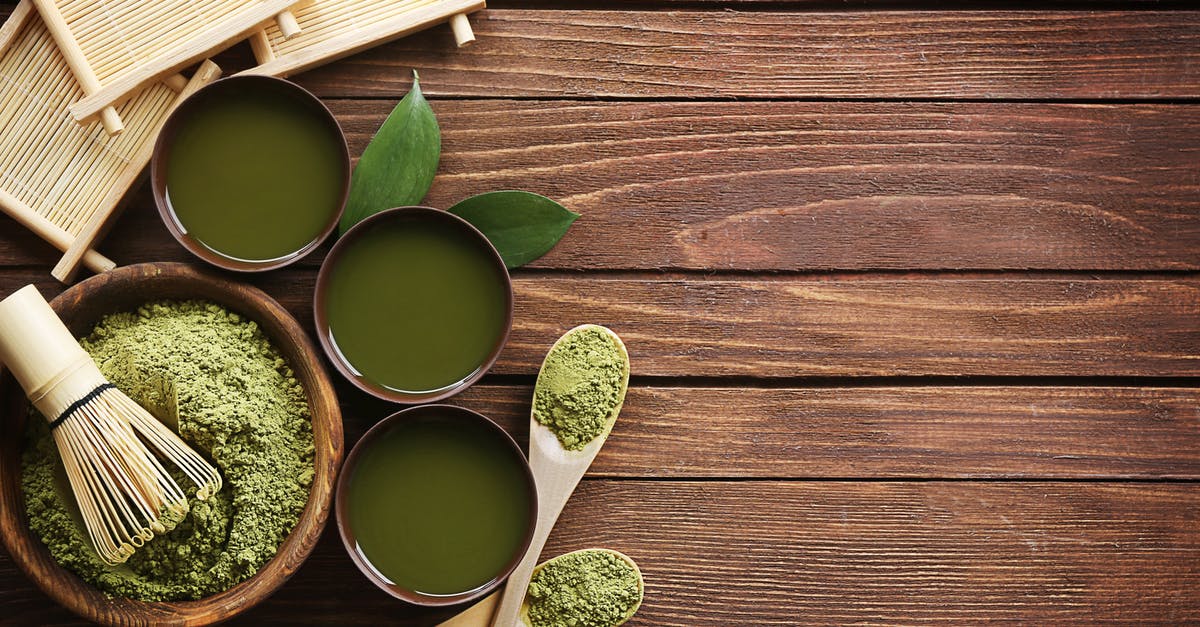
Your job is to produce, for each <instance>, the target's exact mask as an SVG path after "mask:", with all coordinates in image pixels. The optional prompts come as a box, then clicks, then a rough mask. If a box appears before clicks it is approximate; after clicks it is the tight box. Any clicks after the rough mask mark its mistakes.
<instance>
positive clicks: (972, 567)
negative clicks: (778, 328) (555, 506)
mask: <svg viewBox="0 0 1200 627" xmlns="http://www.w3.org/2000/svg"><path fill="white" fill-rule="evenodd" d="M1198 523H1200V492H1197V490H1196V487H1195V485H1192V484H1185V485H1172V484H1166V485H1161V484H1160V485H1155V484H1135V485H1130V484H1093V483H1082V484H1063V483H1017V484H1007V483H970V482H967V483H960V482H949V483H936V482H935V483H903V482H901V483H856V482H816V483H808V482H740V483H720V482H716V483H713V482H702V483H692V482H680V483H662V482H647V481H585V482H584V483H583V485H582V486H580V488H579V490H578V491H577V492H576V494H575V497H574V498H573V499H572V500H571V502H570V503H569V504H568V505H567V508H566V510H565V511H564V513H563V516H562V518H561V519H560V521H559V524H558V525H557V526H556V528H555V531H554V534H553V535H552V536H551V538H550V543H549V544H548V545H547V549H546V552H545V553H544V555H545V556H551V555H557V554H559V553H562V552H565V551H568V550H573V549H577V548H583V547H589V546H606V547H611V548H615V549H618V550H621V551H623V552H625V553H628V554H629V555H631V556H632V557H633V558H634V559H636V560H637V561H638V563H639V565H640V566H641V568H642V570H643V572H644V573H645V577H646V601H645V604H644V605H643V609H642V611H641V612H640V613H639V615H638V616H637V618H635V620H634V621H632V622H631V623H629V624H630V625H680V626H688V627H694V626H701V625H721V626H725V625H774V624H779V625H783V624H787V625H793V624H797V623H814V622H821V623H825V622H834V623H849V622H859V621H861V622H871V623H881V624H895V623H919V624H929V623H934V622H950V621H953V622H958V623H979V622H983V621H988V620H1008V621H1017V622H1025V623H1036V624H1047V623H1055V624H1061V623H1063V622H1067V621H1071V622H1084V623H1088V622H1092V621H1094V620H1096V619H1097V618H1098V617H1103V618H1104V619H1105V620H1107V621H1113V622H1154V623H1172V624H1181V623H1186V622H1193V621H1197V620H1200V597H1197V595H1196V594H1195V590H1196V587H1197V586H1198V585H1200V568H1197V564H1200V524H1198ZM10 564H11V562H10V561H9V560H8V559H7V557H0V590H2V591H3V592H0V602H3V603H4V607H5V609H6V616H8V617H10V620H13V621H20V622H24V623H34V622H36V623H48V622H55V623H57V622H60V621H61V622H64V623H65V622H69V621H70V616H68V615H67V614H66V613H65V611H64V610H61V609H59V608H56V607H54V606H53V604H52V603H50V602H49V601H48V600H46V599H45V598H44V597H43V596H42V595H41V593H40V592H38V591H36V590H35V589H33V588H32V584H30V583H28V582H27V581H25V580H24V579H22V578H21V577H20V576H19V575H17V574H16V573H14V571H13V568H12V567H11V565H10ZM10 608H11V611H8V610H9V609H10ZM448 613H449V612H447V611H440V612H436V611H427V610H419V609H416V608H412V607H406V606H404V605H403V604H401V603H399V602H397V601H395V600H393V599H391V598H389V597H387V596H386V595H385V594H383V593H382V592H380V591H378V590H376V589H375V588H374V587H372V586H371V584H370V583H368V582H367V581H366V579H365V578H363V577H362V576H361V575H360V574H359V573H358V572H357V571H355V570H354V567H353V566H352V565H351V563H350V561H349V559H348V558H347V557H346V555H345V551H344V550H343V549H342V547H341V546H340V541H339V540H338V539H337V537H336V534H335V533H334V532H333V530H332V527H331V528H330V529H327V530H326V534H325V536H324V538H323V539H322V542H321V543H320V544H319V545H318V547H317V550H316V551H315V552H314V554H313V555H312V557H311V558H310V559H309V560H308V562H307V563H306V564H305V566H304V567H302V568H301V569H300V571H299V572H298V573H297V575H296V576H295V577H294V578H293V579H292V580H291V581H290V582H289V583H288V584H287V585H286V586H284V587H283V588H282V589H281V590H280V591H279V592H277V593H276V594H275V595H274V596H273V597H271V598H270V599H268V600H267V601H265V602H264V603H263V604H262V605H260V606H259V607H258V608H256V609H254V610H251V611H250V612H248V613H247V614H245V615H244V617H242V618H241V619H239V620H238V621H236V622H235V623H234V624H245V625H258V624H264V623H276V622H278V623H287V624H297V623H307V624H329V623H337V624H378V622H379V621H380V617H383V616H386V617H387V620H388V622H391V623H395V624H404V625H432V624H433V623H435V622H436V621H437V620H438V619H441V618H443V617H445V616H447V615H448Z"/></svg>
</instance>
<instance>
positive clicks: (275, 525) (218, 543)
mask: <svg viewBox="0 0 1200 627" xmlns="http://www.w3.org/2000/svg"><path fill="white" fill-rule="evenodd" d="M80 344H81V345H82V346H83V348H84V349H85V350H86V351H87V352H88V353H90V354H91V355H92V358H93V359H95V361H96V363H97V365H99V367H100V370H101V372H103V373H104V375H105V376H106V377H108V378H109V380H110V381H112V382H113V383H114V384H116V386H117V387H118V388H120V389H121V390H122V391H124V392H125V393H126V394H128V395H129V396H130V397H131V398H133V399H134V400H135V401H138V402H139V403H141V404H142V405H143V406H145V407H146V408H147V409H148V410H150V412H151V413H153V414H155V415H156V416H158V417H159V418H160V419H162V420H164V422H166V423H168V424H172V423H174V422H176V421H177V424H178V431H179V434H180V435H181V436H182V437H183V439H184V440H185V441H187V442H188V443H189V444H191V445H192V447H193V448H195V449H196V450H197V451H198V452H200V453H201V455H204V456H205V457H207V458H208V459H209V460H211V461H212V462H213V463H214V464H215V465H216V467H217V469H218V470H219V471H220V472H221V476H222V477H223V478H224V487H222V488H221V491H220V492H218V493H217V494H216V495H214V496H212V497H210V498H209V499H207V500H204V501H200V500H196V499H195V498H191V499H189V505H190V507H191V512H190V513H189V514H188V515H187V516H186V517H185V518H184V520H183V521H182V522H181V523H180V524H179V525H178V526H177V527H176V528H175V529H174V530H172V531H171V532H169V533H167V534H165V535H163V536H160V537H156V538H155V539H153V540H151V541H150V542H149V543H147V544H146V546H144V547H142V548H140V549H138V550H137V551H136V552H135V553H134V554H133V556H132V557H130V558H129V561H127V562H126V563H125V564H122V565H120V566H116V567H112V566H108V565H106V564H104V563H103V562H102V561H101V560H100V558H99V557H98V556H97V555H96V553H95V550H94V549H93V548H92V545H91V542H90V540H89V539H88V536H87V532H86V530H85V528H84V527H83V525H82V522H81V520H80V519H79V516H78V513H77V511H76V507H75V503H74V497H73V496H72V495H71V492H70V487H69V484H68V482H67V480H66V477H65V473H64V471H63V470H62V463H61V461H60V459H59V454H58V451H57V448H56V447H55V444H54V441H53V438H52V437H51V436H50V433H49V429H48V426H47V423H46V421H45V420H44V419H42V418H41V417H40V416H36V415H34V416H31V419H30V420H29V428H28V429H27V432H26V438H27V442H26V448H25V454H24V456H23V458H22V468H23V472H22V477H21V482H22V488H23V490H24V494H25V508H26V512H27V514H28V516H29V523H30V526H31V527H32V529H33V531H34V533H35V534H36V535H37V536H39V537H40V538H41V539H42V542H43V543H44V544H45V545H46V547H47V548H48V549H49V550H50V553H51V554H52V555H53V556H54V558H55V559H56V560H57V561H58V563H59V564H62V565H63V566H64V567H65V568H67V569H69V570H72V571H74V572H75V573H76V574H78V575H79V576H80V577H81V578H83V579H84V580H85V581H87V582H89V583H91V584H93V585H95V586H96V587H97V588H99V589H100V590H103V591H104V592H107V593H109V594H112V595H118V596H124V597H129V598H134V599H140V600H143V601H175V600H190V599H199V598H201V597H205V596H209V595H212V594H215V593H218V592H222V591H224V590H227V589H229V588H231V587H233V586H234V585H235V584H237V583H238V582H241V581H243V580H245V579H247V578H249V577H250V576H252V575H253V574H254V573H256V572H258V569H259V568H261V567H262V566H263V565H264V564H265V563H266V562H267V561H268V560H270V559H271V557H273V556H274V555H275V552H276V550H277V549H278V548H279V545H280V544H281V543H282V542H283V540H284V539H285V538H286V537H287V535H288V533H290V532H291V530H292V528H293V527H294V526H295V525H296V522H297V520H299V517H300V512H301V511H302V510H303V509H304V505H305V503H306V502H307V501H308V495H309V488H310V486H311V484H312V481H313V473H314V467H313V451H314V449H313V435H312V420H311V417H310V414H309V408H308V403H307V401H306V400H305V394H304V389H303V387H302V386H301V385H300V383H299V382H298V381H297V380H296V377H295V376H294V374H293V373H292V370H291V368H289V367H288V365H287V363H286V362H285V361H284V359H283V357H282V356H281V355H280V353H279V352H278V351H277V350H276V349H275V348H274V347H273V346H271V344H270V342H269V340H268V339H267V338H266V336H265V335H263V333H262V331H260V330H259V328H258V326H257V325H256V324H255V323H254V322H252V321H249V320H246V319H244V318H242V317H240V316H238V315H237V314H234V313H231V312H229V311H228V310H226V309H223V308H222V307H220V306H217V305H215V304H211V303H207V302H201V301H184V302H174V301H162V302H154V303H149V304H147V305H145V306H143V307H141V308H139V309H138V310H137V311H136V312H128V313H119V314H114V315H110V316H107V317H105V318H104V319H103V320H102V321H101V322H100V324H98V325H97V326H96V328H95V329H94V330H93V331H92V333H91V335H90V336H88V337H87V338H85V339H84V340H83V341H81V342H80ZM174 410H177V411H174ZM31 411H32V410H31ZM169 466H170V465H169V464H168V467H169ZM175 479H176V482H177V483H179V486H180V487H181V488H183V489H184V491H185V492H186V493H188V494H194V493H195V485H194V484H192V483H191V482H190V481H189V480H187V479H186V478H185V477H184V475H183V474H182V473H178V474H175Z"/></svg>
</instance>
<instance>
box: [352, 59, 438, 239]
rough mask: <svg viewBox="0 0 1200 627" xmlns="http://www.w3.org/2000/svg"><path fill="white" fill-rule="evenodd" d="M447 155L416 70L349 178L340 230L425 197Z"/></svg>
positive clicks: (414, 202)
mask: <svg viewBox="0 0 1200 627" xmlns="http://www.w3.org/2000/svg"><path fill="white" fill-rule="evenodd" d="M441 156H442V131H441V129H439V128H438V123H437V118H436V117H434V115H433V109H432V108H430V106H429V102H428V101H426V100H425V96H423V95H421V83H420V80H419V78H418V77H417V73H416V71H415V70H414V71H413V86H412V90H410V91H409V92H408V95H406V96H404V98H403V99H402V100H401V101H400V104H397V105H396V108H395V109H392V112H391V114H389V115H388V117H387V119H386V120H384V121H383V126H380V127H379V130H378V131H377V132H376V133H375V137H374V138H372V139H371V143H370V144H368V145H367V149H366V150H364V151H363V154H362V158H361V159H359V160H358V165H357V166H356V167H355V168H354V175H353V176H352V177H351V179H350V197H349V199H347V201H346V212H345V213H344V214H342V221H341V224H340V225H339V228H338V231H339V233H345V232H346V231H348V230H349V229H350V227H352V226H354V225H355V224H357V223H358V222H359V221H360V220H362V219H363V218H366V217H367V216H370V215H372V214H375V213H379V212H380V211H383V210H384V209H391V208H392V207H404V206H408V205H415V204H418V203H420V202H421V200H422V199H423V198H425V193H426V192H428V191H429V186H430V185H432V184H433V175H434V174H436V173H437V166H438V159H440V158H441Z"/></svg>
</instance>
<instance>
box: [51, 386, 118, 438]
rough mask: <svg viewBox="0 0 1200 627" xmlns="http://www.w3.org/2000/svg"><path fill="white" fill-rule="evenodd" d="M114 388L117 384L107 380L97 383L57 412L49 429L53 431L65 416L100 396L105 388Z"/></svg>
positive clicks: (68, 416)
mask: <svg viewBox="0 0 1200 627" xmlns="http://www.w3.org/2000/svg"><path fill="white" fill-rule="evenodd" d="M116 388H117V386H115V385H113V384H111V383H107V382H106V383H101V384H100V385H97V386H96V389H94V390H92V391H91V392H88V393H87V394H86V395H85V396H84V397H83V398H81V399H79V400H77V401H75V402H74V403H71V406H70V407H68V408H66V409H65V410H64V411H63V413H61V414H59V415H58V418H55V419H54V422H52V423H50V430H51V431H53V430H55V429H56V428H58V425H60V424H62V423H63V421H64V420H66V419H67V418H70V417H71V414H73V413H75V412H77V411H79V410H80V408H82V407H83V406H84V405H87V404H88V403H90V402H92V399H94V398H96V397H97V396H100V395H101V394H103V393H104V392H105V391H106V390H115V389H116Z"/></svg>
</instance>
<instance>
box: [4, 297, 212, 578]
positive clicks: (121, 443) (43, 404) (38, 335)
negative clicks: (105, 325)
mask: <svg viewBox="0 0 1200 627" xmlns="http://www.w3.org/2000/svg"><path fill="white" fill-rule="evenodd" d="M0 363H3V364H4V365H5V366H7V367H8V369H9V370H10V371H12V373H13V376H14V377H15V378H16V379H17V381H18V382H19V383H20V384H21V388H22V389H24V390H25V393H26V395H27V396H29V398H30V400H31V401H33V404H34V406H35V407H36V408H37V409H38V411H40V412H41V413H42V415H43V416H45V417H46V419H47V420H49V421H50V429H51V432H52V433H53V437H54V442H55V445H56V446H57V447H58V450H59V454H60V456H61V457H62V460H63V467H64V468H65V469H66V471H67V478H68V481H69V482H70V484H71V490H72V491H73V492H74V493H75V501H76V503H78V505H79V511H80V513H81V514H82V517H83V520H84V526H85V527H87V532H88V536H89V537H90V538H91V540H92V545H93V546H94V547H95V549H96V553H97V554H98V555H99V556H100V558H101V559H102V560H104V561H105V562H107V563H110V564H119V563H121V562H123V561H125V560H127V559H129V556H130V555H132V554H133V552H134V551H135V550H136V549H137V548H138V547H140V546H142V545H143V544H145V543H146V541H148V540H150V539H151V538H153V537H154V535H155V534H162V533H166V532H167V531H168V530H170V528H172V527H174V525H175V524H176V523H177V522H178V520H179V519H180V518H181V517H182V515H183V514H185V513H186V512H187V507H188V506H187V497H186V496H185V495H184V492H183V490H181V489H180V488H179V485H178V484H177V483H176V482H175V480H174V479H173V478H172V477H171V475H170V473H168V471H167V469H166V467H165V466H164V465H163V462H162V461H161V460H160V458H159V456H158V455H161V456H162V458H163V459H165V460H166V461H167V462H168V463H170V464H173V465H175V466H176V467H178V468H179V469H180V470H181V471H182V472H183V474H184V475H185V476H187V477H188V478H189V479H191V480H192V481H193V482H194V483H195V484H196V493H197V495H198V496H199V497H200V498H208V497H209V496H211V495H212V494H213V493H214V492H216V491H217V490H219V489H220V488H221V484H222V482H221V475H220V474H219V473H218V472H217V470H216V468H213V466H212V465H211V464H209V463H208V462H207V461H205V460H204V458H203V457H200V455H198V454H197V453H196V452H195V451H194V450H192V449H191V448H190V447H189V446H187V444H185V443H184V442H183V441H182V440H180V439H179V436H178V435H176V434H175V433H174V432H173V431H171V430H170V429H167V428H166V427H165V426H163V425H162V423H160V422H158V420H156V419H155V418H154V416H152V415H150V413H149V412H148V411H146V410H145V409H144V408H142V407H141V406H140V405H138V404H137V403H135V402H133V400H132V399H130V398H129V397H127V396H125V394H124V393H122V392H121V391H120V390H118V389H116V387H115V386H113V385H112V384H111V383H109V382H108V380H106V379H105V378H104V376H103V375H102V374H101V373H100V370H99V369H98V368H97V367H96V364H95V362H93V361H92V360H91V358H90V357H89V356H88V354H87V353H86V352H84V350H83V349H82V348H81V347H80V346H79V344H78V342H76V341H75V338H74V337H72V335H71V333H70V331H68V330H67V328H66V326H64V325H63V323H62V321H61V320H59V319H58V316H57V315H55V313H54V310H52V309H51V308H50V305H49V304H47V303H46V300H45V299H44V298H42V295H41V294H40V293H38V291H37V288H35V287H34V286H32V285H28V286H25V287H23V288H21V289H19V290H17V291H16V292H14V293H13V294H12V295H10V296H9V297H8V298H5V299H4V300H3V301H0ZM147 443H149V445H150V446H151V447H153V448H154V450H155V451H156V452H157V453H158V455H155V454H154V453H151V451H150V449H149V448H147Z"/></svg>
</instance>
